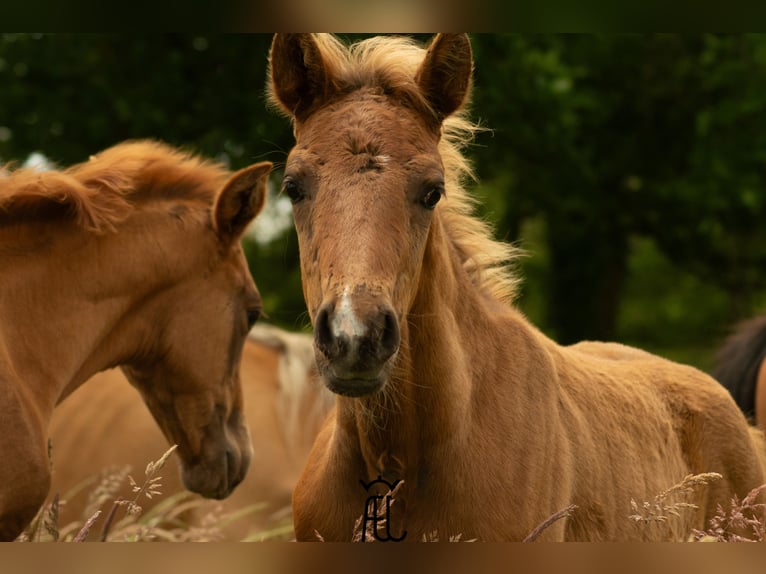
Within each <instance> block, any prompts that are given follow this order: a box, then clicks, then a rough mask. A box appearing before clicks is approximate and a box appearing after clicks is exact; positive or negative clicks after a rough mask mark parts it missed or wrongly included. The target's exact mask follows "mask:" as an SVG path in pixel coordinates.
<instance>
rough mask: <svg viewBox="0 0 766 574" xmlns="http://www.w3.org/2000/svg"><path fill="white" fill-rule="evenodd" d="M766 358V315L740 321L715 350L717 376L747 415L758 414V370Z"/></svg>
mask: <svg viewBox="0 0 766 574" xmlns="http://www.w3.org/2000/svg"><path fill="white" fill-rule="evenodd" d="M764 358H766V315H759V316H757V317H753V318H750V319H747V320H745V321H741V322H739V323H737V324H736V325H735V326H734V328H733V330H732V332H731V333H730V334H729V336H728V337H727V338H726V340H725V341H724V342H723V344H722V345H721V346H720V347H719V348H718V350H717V351H716V352H715V366H714V368H713V370H712V372H711V374H712V376H713V378H714V379H716V380H718V381H719V382H720V383H721V384H722V385H723V386H724V387H726V388H727V389H728V390H729V392H730V393H731V395H732V396H733V397H734V400H735V401H736V402H737V404H738V405H739V407H740V408H741V409H742V411H743V412H744V413H745V415H747V416H750V417H752V416H754V415H755V388H756V384H757V380H758V370H759V369H760V366H761V362H762V361H763V360H764Z"/></svg>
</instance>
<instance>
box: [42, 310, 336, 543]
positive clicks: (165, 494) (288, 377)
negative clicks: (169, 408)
mask: <svg viewBox="0 0 766 574" xmlns="http://www.w3.org/2000/svg"><path fill="white" fill-rule="evenodd" d="M311 340H312V339H311V335H307V334H303V333H290V332H287V331H284V330H282V329H278V328H276V327H273V326H270V325H261V324H258V325H256V326H255V327H254V328H253V329H252V330H251V331H250V336H249V337H248V338H247V340H246V342H245V346H244V348H243V350H242V361H241V363H240V379H241V381H242V392H243V404H244V406H243V412H244V415H245V420H247V423H248V427H249V428H250V435H251V437H252V440H253V458H252V462H251V464H250V470H249V472H248V474H247V476H246V477H245V479H244V480H243V481H242V483H241V484H240V485H239V486H238V487H237V489H236V490H235V491H234V492H233V493H232V495H231V496H229V497H228V498H227V499H226V500H225V501H223V502H222V503H220V507H221V514H222V515H223V516H224V517H225V515H228V514H232V513H235V512H239V511H240V510H246V509H250V510H251V512H247V513H246V514H245V516H244V517H243V518H240V519H238V520H235V521H232V522H230V523H228V524H224V525H223V526H221V527H220V530H221V534H222V535H223V536H224V539H225V540H230V541H237V540H242V539H245V538H246V537H247V536H248V535H250V534H251V533H255V532H259V531H263V530H266V529H271V528H274V527H275V526H278V525H281V524H282V523H283V522H284V521H285V520H289V517H290V497H291V495H292V491H293V488H294V486H295V483H296V482H297V480H298V476H299V475H300V472H301V470H302V469H303V465H304V464H305V462H306V458H307V457H308V453H309V449H310V448H311V445H312V444H313V442H314V438H315V437H316V434H317V432H318V431H319V426H320V424H321V423H322V421H324V418H325V416H326V415H327V412H328V411H329V409H330V407H331V406H332V394H331V393H330V392H329V391H327V390H326V389H325V387H324V386H323V385H321V384H319V383H318V380H317V378H316V373H315V370H314V354H313V350H312V343H311ZM50 437H51V441H52V458H53V484H52V487H51V493H52V494H56V493H58V494H60V495H61V497H62V499H63V500H65V504H63V505H61V507H60V509H59V524H60V525H62V526H66V525H68V524H70V523H72V522H82V521H83V520H84V519H87V518H89V516H85V514H86V512H88V511H87V503H88V497H89V495H91V493H92V492H93V491H94V489H95V488H97V484H98V479H99V475H100V474H101V473H102V471H105V470H107V469H109V468H122V467H125V466H126V465H127V466H130V467H131V469H132V470H131V476H133V477H134V478H135V479H136V481H137V482H139V484H140V482H141V481H140V479H142V478H143V474H142V472H143V469H144V467H145V466H146V464H147V463H148V462H149V461H151V460H156V459H157V458H158V457H159V455H160V454H162V452H163V451H164V450H165V448H166V447H165V446H164V444H165V439H164V438H163V436H162V433H161V432H160V430H159V429H158V428H157V424H156V423H155V422H154V420H153V419H152V418H151V416H149V414H148V412H147V410H146V408H145V407H144V406H143V403H142V402H141V400H140V397H139V395H138V393H136V392H135V391H134V390H133V389H132V387H131V386H130V385H128V384H126V382H125V377H124V375H123V374H122V372H121V371H120V369H110V370H108V371H103V372H101V373H98V374H96V375H95V376H94V377H92V378H91V379H90V380H89V381H88V392H83V393H75V394H74V395H72V396H70V397H68V398H67V399H66V400H65V401H64V402H63V403H62V404H61V405H60V406H59V407H57V408H56V410H55V412H54V413H53V421H52V422H51V427H50ZM160 474H161V476H162V481H161V484H162V486H161V488H160V491H161V492H162V496H160V497H155V498H153V499H151V500H149V499H146V498H143V497H142V499H141V500H140V501H139V504H140V505H141V507H142V508H143V509H144V511H145V512H148V511H149V509H150V508H151V507H153V506H154V505H155V504H156V503H157V502H163V501H165V500H167V499H168V498H169V497H171V496H172V495H174V494H175V493H178V492H181V491H182V490H183V488H184V487H183V484H182V483H181V482H180V481H179V477H178V474H177V473H175V472H173V471H172V470H170V469H167V468H166V469H165V470H163V472H161V473H160ZM78 488H79V489H80V490H78V491H77V492H75V490H77V489H78ZM70 493H71V494H70ZM115 496H116V497H122V498H125V499H127V500H130V499H132V498H134V495H133V494H132V492H131V490H130V488H129V486H128V485H127V484H123V488H122V489H121V490H119V491H117V492H116V493H115ZM114 499H115V498H114V497H111V498H109V499H108V500H107V501H106V503H107V505H106V506H105V507H104V508H103V509H102V510H103V511H104V513H103V515H102V518H101V521H100V523H99V524H97V525H96V528H94V529H92V532H93V534H94V536H95V535H97V534H98V532H97V530H98V531H99V532H100V530H101V526H102V525H103V522H104V517H106V512H107V511H108V510H109V508H110V506H111V504H112V501H113V500H114ZM192 500H194V499H192ZM189 506H190V507H191V508H192V512H191V513H190V514H191V515H190V516H186V517H185V518H186V520H188V523H189V524H191V525H193V526H197V527H199V526H201V525H202V521H203V520H204V518H205V515H206V514H208V512H209V511H210V508H209V506H210V505H201V504H197V505H194V504H189ZM216 506H217V505H216ZM254 509H257V511H254Z"/></svg>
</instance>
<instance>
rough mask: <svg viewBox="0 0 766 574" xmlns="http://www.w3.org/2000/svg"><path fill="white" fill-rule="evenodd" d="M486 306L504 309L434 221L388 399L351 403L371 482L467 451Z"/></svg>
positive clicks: (386, 390) (383, 396)
mask: <svg viewBox="0 0 766 574" xmlns="http://www.w3.org/2000/svg"><path fill="white" fill-rule="evenodd" d="M488 305H490V306H492V305H497V306H498V307H499V304H498V303H495V302H493V301H491V300H489V299H488V298H487V296H486V295H483V294H481V293H480V292H479V291H478V290H477V289H476V288H475V287H474V286H473V284H472V282H471V279H470V277H469V276H468V274H467V273H466V271H465V270H464V268H463V264H462V261H461V259H460V256H459V254H458V252H457V250H456V249H455V248H454V246H453V245H452V244H451V242H450V241H449V239H448V238H447V237H446V236H445V230H444V229H443V228H442V227H441V226H440V224H439V222H438V220H435V225H434V226H433V228H432V231H431V237H430V238H429V241H428V244H427V247H426V251H425V256H424V261H423V266H422V271H421V276H420V283H419V286H418V291H417V294H416V296H415V299H414V303H413V305H412V308H411V310H410V312H409V314H408V316H407V319H406V322H405V323H404V324H403V325H402V326H401V331H402V340H401V346H400V351H399V356H398V359H397V364H396V366H395V368H394V369H393V373H392V375H391V377H390V379H389V381H388V382H387V384H386V387H385V388H384V390H383V391H382V392H380V393H378V394H376V395H374V396H373V397H371V398H368V399H351V400H350V401H347V404H348V405H354V406H353V412H354V417H353V422H354V424H355V425H356V428H357V432H358V434H359V440H360V448H361V452H362V456H363V458H364V459H365V462H366V465H367V469H368V472H370V474H371V476H374V475H375V473H380V474H383V475H384V478H385V474H386V472H388V473H389V474H392V475H395V474H396V472H397V471H398V472H402V473H405V472H406V471H407V470H409V471H410V472H412V471H413V470H414V469H415V468H416V467H417V466H418V465H419V464H420V463H421V462H422V461H423V460H424V459H432V460H433V459H434V457H441V456H443V455H446V454H447V453H449V452H451V451H454V449H455V448H458V449H460V448H465V447H466V446H467V435H466V433H467V430H466V429H468V428H469V426H470V425H469V421H470V419H471V417H472V395H473V381H474V379H475V376H476V372H477V369H478V368H480V366H478V365H477V358H476V357H477V355H478V352H477V351H478V349H476V348H474V347H475V346H476V345H477V338H476V337H475V336H473V335H474V334H475V333H471V331H472V330H473V331H474V332H476V331H478V332H482V330H483V329H486V328H487V323H486V320H487V317H488V315H489V311H488V307H487V306H488ZM483 334H484V335H486V333H483ZM344 402H346V400H345V399H344ZM342 411H343V409H341V412H342ZM347 420H349V421H350V420H352V419H351V417H348V418H347ZM400 477H401V475H399V476H398V477H397V476H393V478H400Z"/></svg>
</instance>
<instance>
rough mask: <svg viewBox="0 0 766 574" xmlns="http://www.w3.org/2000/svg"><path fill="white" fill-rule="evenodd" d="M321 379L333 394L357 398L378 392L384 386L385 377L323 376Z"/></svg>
mask: <svg viewBox="0 0 766 574" xmlns="http://www.w3.org/2000/svg"><path fill="white" fill-rule="evenodd" d="M322 378H323V380H324V384H325V386H326V387H327V388H328V389H329V390H331V391H332V392H333V393H335V394H337V395H342V396H344V397H350V398H359V397H367V396H370V395H373V394H375V393H377V392H379V391H380V390H381V389H382V388H383V386H384V385H385V384H386V378H387V377H384V376H382V375H381V376H377V377H371V378H355V377H351V378H342V377H334V376H327V375H325V376H324V377H322Z"/></svg>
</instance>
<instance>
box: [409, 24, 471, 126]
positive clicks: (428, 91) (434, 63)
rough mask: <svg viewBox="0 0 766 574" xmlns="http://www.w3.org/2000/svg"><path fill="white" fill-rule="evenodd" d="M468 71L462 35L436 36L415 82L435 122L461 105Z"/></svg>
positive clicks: (467, 85)
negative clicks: (428, 105) (430, 108)
mask: <svg viewBox="0 0 766 574" xmlns="http://www.w3.org/2000/svg"><path fill="white" fill-rule="evenodd" d="M472 70H473V55H472V52H471V42H470V40H469V39H468V36H467V35H466V34H437V35H436V36H435V37H434V39H433V41H432V42H431V44H430V46H429V47H428V50H427V52H426V56H425V58H424V59H423V63H422V64H421V65H420V68H419V69H418V72H417V76H416V77H415V79H416V81H417V83H418V86H420V90H421V91H422V93H423V95H424V96H425V97H426V100H428V102H429V103H430V104H431V107H432V108H433V110H434V111H435V112H436V114H437V115H438V116H439V120H443V119H444V118H446V117H447V116H449V115H450V114H452V113H454V112H455V111H457V110H459V109H460V108H461V107H462V106H463V104H464V103H465V100H466V98H467V97H468V92H469V89H470V86H471V72H472Z"/></svg>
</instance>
